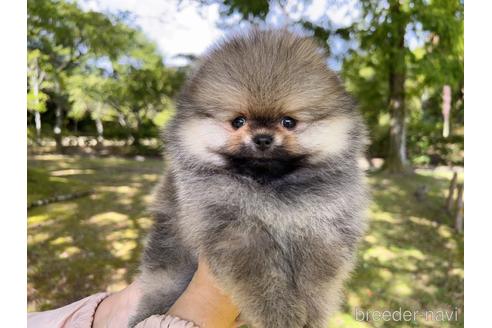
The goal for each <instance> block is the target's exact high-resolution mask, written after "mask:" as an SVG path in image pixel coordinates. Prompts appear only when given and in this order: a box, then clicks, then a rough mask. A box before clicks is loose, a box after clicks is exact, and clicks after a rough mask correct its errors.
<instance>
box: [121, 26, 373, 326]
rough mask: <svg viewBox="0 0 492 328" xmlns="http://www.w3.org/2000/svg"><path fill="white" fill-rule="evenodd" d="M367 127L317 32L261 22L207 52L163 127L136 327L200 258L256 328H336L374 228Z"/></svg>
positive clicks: (176, 290)
mask: <svg viewBox="0 0 492 328" xmlns="http://www.w3.org/2000/svg"><path fill="white" fill-rule="evenodd" d="M365 131H366V129H365V126H364V124H363V122H362V119H361V116H360V114H359V113H358V112H357V110H356V108H355V106H354V103H353V101H352V99H351V98H350V97H349V96H348V95H347V93H346V92H345V91H344V88H343V87H342V85H341V82H340V80H339V79H338V77H337V76H336V75H335V74H334V73H333V72H332V71H330V70H329V69H328V68H327V65H326V55H325V53H324V52H323V50H322V49H321V47H319V46H318V45H317V44H316V42H315V41H314V40H312V39H310V38H305V37H300V36H297V35H295V34H293V33H290V32H288V31H285V30H266V31H262V30H251V31H249V32H248V33H244V34H239V35H236V36H233V37H231V38H229V39H227V40H225V41H223V42H221V43H220V44H218V45H217V46H215V47H214V48H212V49H211V50H209V51H208V53H207V54H206V55H205V56H204V57H203V58H202V59H201V60H200V62H199V63H198V65H197V67H196V70H195V71H194V72H193V73H192V74H191V76H190V77H189V79H188V81H187V82H186V84H185V86H184V88H183V90H182V93H181V95H180V96H179V98H178V101H177V112H176V115H175V117H174V118H173V119H172V121H171V122H170V124H169V125H168V128H167V130H166V132H165V134H164V139H165V147H166V150H165V160H166V164H167V167H166V174H165V176H164V178H163V179H162V182H161V183H160V184H159V186H158V188H157V189H156V193H155V201H154V205H153V207H152V211H153V215H154V217H155V224H154V227H153V229H152V231H151V232H150V235H149V238H148V242H147V245H146V248H145V251H144V255H143V261H142V265H141V276H140V278H139V279H140V280H141V282H142V285H143V289H144V297H143V299H142V301H141V303H140V304H139V308H138V313H137V314H136V315H135V316H134V317H133V318H132V319H131V320H130V326H131V327H133V326H134V325H136V324H137V323H138V322H140V321H141V320H143V319H145V318H147V317H149V316H151V315H153V314H162V313H165V312H166V311H167V310H168V309H169V307H170V306H171V305H172V304H173V303H174V302H175V301H176V299H177V298H178V297H179V296H180V294H181V293H182V292H183V291H184V289H185V288H186V286H187V285H188V282H189V281H190V279H191V277H192V275H193V273H194V272H195V270H196V267H197V258H198V256H199V255H200V256H203V257H204V258H205V259H206V260H207V262H208V264H209V266H210V268H211V270H212V272H213V273H214V275H215V276H216V278H217V280H218V281H219V282H220V284H221V286H220V287H221V288H222V289H223V290H224V291H225V292H227V293H228V294H229V295H230V296H231V298H232V299H233V301H234V303H235V304H236V305H237V306H238V308H239V309H240V311H241V318H242V319H244V320H245V321H247V322H248V323H249V324H250V325H252V326H253V327H257V328H277V327H278V328H286V327H292V328H297V327H326V326H325V325H326V322H327V318H328V317H329V315H330V314H331V313H332V312H333V311H335V310H336V309H337V306H338V303H339V301H340V299H341V295H340V291H341V288H342V284H343V281H344V280H345V278H346V277H347V275H348V273H349V271H350V270H351V268H352V266H353V263H354V257H355V251H356V247H357V243H358V241H359V239H360V238H361V235H362V234H363V231H364V227H365V224H364V221H365V220H364V215H365V207H366V203H367V196H366V189H365V185H364V176H363V171H362V170H361V169H360V168H359V166H358V158H359V157H361V156H362V154H363V152H364V150H365V144H366V142H365V136H366V132H365Z"/></svg>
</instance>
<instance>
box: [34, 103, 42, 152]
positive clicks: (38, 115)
mask: <svg viewBox="0 0 492 328" xmlns="http://www.w3.org/2000/svg"><path fill="white" fill-rule="evenodd" d="M34 123H35V125H36V144H37V145H41V113H40V112H39V111H34Z"/></svg>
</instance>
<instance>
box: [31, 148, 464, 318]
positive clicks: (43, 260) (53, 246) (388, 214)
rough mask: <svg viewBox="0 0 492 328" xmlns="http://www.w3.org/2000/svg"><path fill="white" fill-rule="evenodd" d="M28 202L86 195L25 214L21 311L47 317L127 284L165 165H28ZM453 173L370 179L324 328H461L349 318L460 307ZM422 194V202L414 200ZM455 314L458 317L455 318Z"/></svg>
mask: <svg viewBox="0 0 492 328" xmlns="http://www.w3.org/2000/svg"><path fill="white" fill-rule="evenodd" d="M28 167H29V170H28V201H29V202H31V201H34V200H38V199H43V198H49V197H52V196H55V195H59V194H66V193H72V192H78V191H85V190H94V191H95V192H94V193H93V194H92V195H91V196H87V197H82V198H78V199H73V200H70V201H65V202H59V203H53V204H49V205H46V206H41V207H36V208H33V209H32V210H29V212H28V309H29V310H30V311H34V310H46V309H51V308H55V307H59V306H62V305H65V304H67V303H69V302H72V301H75V300H78V299H80V298H82V297H84V296H87V295H90V294H92V293H96V292H100V291H104V290H109V291H114V290H118V289H120V288H122V287H124V286H126V285H127V284H128V283H129V282H130V281H131V280H132V278H133V277H134V274H135V272H136V268H137V266H138V260H139V254H140V252H141V250H142V243H143V238H144V236H145V232H146V231H147V229H148V227H149V226H150V223H151V220H150V217H149V214H148V213H147V212H146V206H147V205H148V204H149V202H150V199H151V198H150V194H151V190H152V188H153V186H154V185H155V184H156V182H157V181H158V179H159V176H160V173H161V171H162V163H161V161H160V160H157V159H146V160H145V161H135V160H131V159H122V158H116V157H109V158H91V157H76V156H61V155H38V156H33V157H31V158H30V159H29V163H28ZM450 177H451V174H450V173H449V172H446V171H441V172H431V171H428V170H421V171H417V174H415V175H413V176H403V177H398V176H388V175H385V174H383V173H375V174H371V175H369V177H368V180H369V183H370V185H371V191H372V197H373V201H372V203H371V206H370V209H369V215H370V227H369V230H368V233H367V235H366V237H365V238H364V241H363V243H362V245H361V247H360V250H359V262H358V266H357V268H356V270H355V272H354V273H353V275H352V278H351V279H350V281H349V282H348V283H347V289H346V292H345V296H346V302H345V304H344V306H343V307H342V312H341V313H339V314H337V315H335V316H334V317H333V318H332V320H331V323H330V327H334V328H341V327H353V328H356V327H462V326H463V315H462V314H461V313H460V315H459V316H458V317H459V321H458V322H454V321H444V322H438V321H432V320H428V321H426V320H424V319H423V318H422V317H417V321H414V322H395V321H393V322H391V321H390V322H385V321H382V320H379V321H371V322H357V321H356V320H355V318H354V315H353V313H354V309H355V308H359V309H361V310H364V311H376V310H380V311H382V310H398V309H399V308H402V310H403V311H404V310H411V311H414V310H420V311H423V310H434V311H438V310H448V311H449V310H453V309H454V308H455V307H457V308H459V309H462V307H463V276H464V271H463V237H462V236H460V235H457V234H456V233H455V232H454V230H453V229H452V228H451V218H450V217H449V216H448V215H447V214H446V213H445V211H444V210H443V208H442V205H443V203H444V198H445V195H446V190H447V187H448V185H449V179H450ZM421 185H426V186H427V187H428V188H429V192H428V196H427V198H426V199H425V200H424V201H417V200H416V199H415V197H414V196H413V192H414V191H415V190H416V189H417V188H418V187H419V186H421ZM460 311H461V310H460Z"/></svg>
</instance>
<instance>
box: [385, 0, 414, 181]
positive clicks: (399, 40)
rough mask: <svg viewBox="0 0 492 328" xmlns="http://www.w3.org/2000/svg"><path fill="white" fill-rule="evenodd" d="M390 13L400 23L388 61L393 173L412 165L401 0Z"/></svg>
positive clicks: (387, 165) (388, 159)
mask: <svg viewBox="0 0 492 328" xmlns="http://www.w3.org/2000/svg"><path fill="white" fill-rule="evenodd" d="M390 3H391V4H390V15H391V18H392V21H393V24H399V25H398V26H397V27H396V28H394V29H393V31H392V34H391V35H390V36H389V39H390V40H389V42H390V43H391V47H392V49H391V52H390V58H389V61H388V65H389V76H388V83H389V99H388V107H389V113H390V118H391V119H390V136H389V139H390V140H389V149H388V153H387V156H386V160H385V165H384V166H385V169H386V170H387V171H389V172H391V173H404V172H407V171H409V169H410V167H409V164H408V160H407V154H406V124H405V117H406V113H405V78H406V77H405V73H406V67H405V27H406V26H405V25H406V23H404V21H403V18H402V17H401V16H402V13H401V10H400V2H399V1H391V2H390Z"/></svg>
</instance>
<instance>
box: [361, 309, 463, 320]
mask: <svg viewBox="0 0 492 328" xmlns="http://www.w3.org/2000/svg"><path fill="white" fill-rule="evenodd" d="M458 313H459V310H458V308H454V309H453V310H451V311H447V310H403V309H402V308H401V307H400V308H399V309H398V310H380V311H378V310H362V309H359V308H355V310H354V317H355V320H356V321H399V322H410V321H418V320H425V321H439V322H444V321H458Z"/></svg>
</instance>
